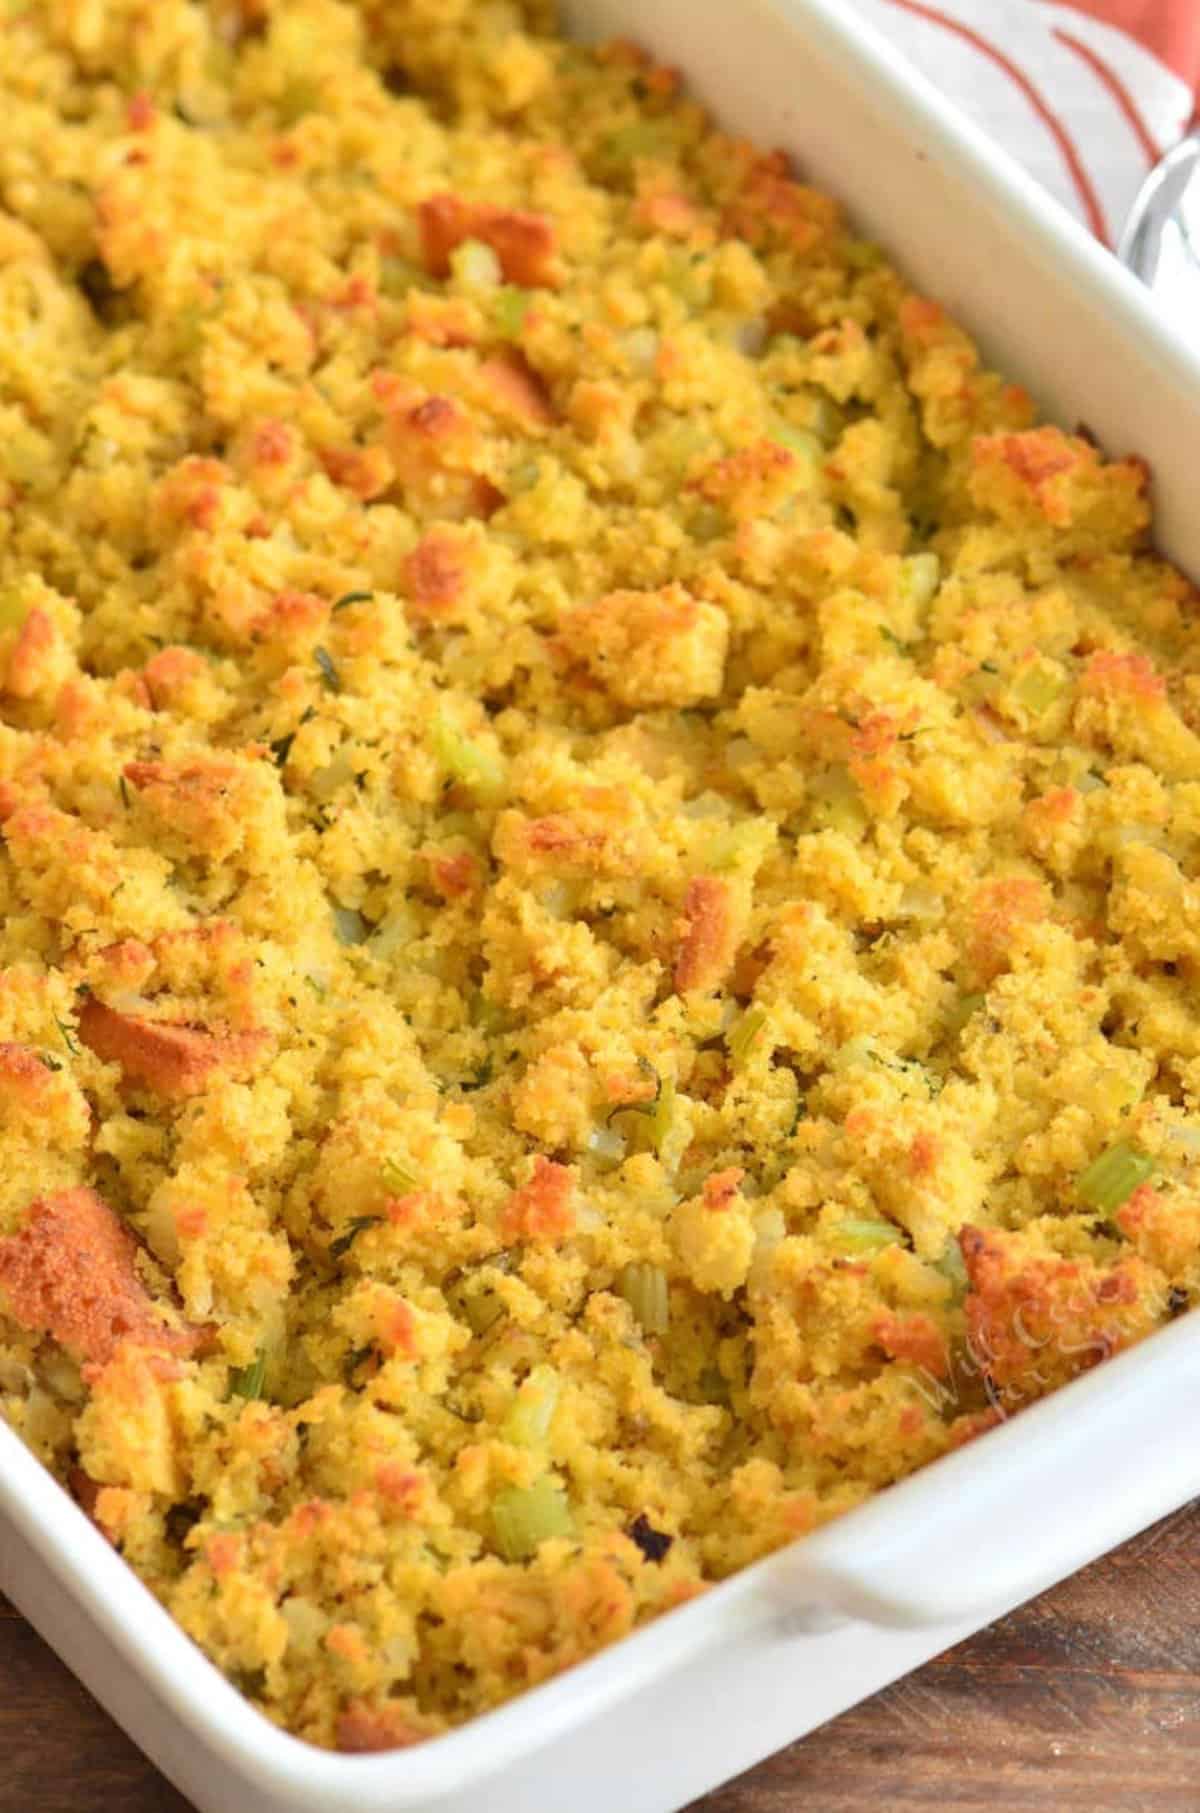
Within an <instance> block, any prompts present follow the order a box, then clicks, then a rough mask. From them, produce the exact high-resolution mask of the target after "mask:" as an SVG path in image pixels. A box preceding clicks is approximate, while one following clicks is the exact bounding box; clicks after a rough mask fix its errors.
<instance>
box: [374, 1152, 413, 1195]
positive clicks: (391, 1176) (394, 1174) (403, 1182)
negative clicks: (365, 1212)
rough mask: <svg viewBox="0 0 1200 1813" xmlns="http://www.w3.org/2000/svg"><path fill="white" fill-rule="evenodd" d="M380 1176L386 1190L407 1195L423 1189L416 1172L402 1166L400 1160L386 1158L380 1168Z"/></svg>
mask: <svg viewBox="0 0 1200 1813" xmlns="http://www.w3.org/2000/svg"><path fill="white" fill-rule="evenodd" d="M379 1175H380V1176H381V1177H382V1179H383V1182H384V1187H385V1188H386V1189H388V1190H396V1191H402V1192H403V1193H404V1194H405V1195H408V1194H409V1193H410V1192H411V1191H413V1190H419V1189H420V1187H421V1180H420V1178H419V1177H418V1176H417V1174H416V1172H415V1171H412V1170H410V1169H409V1167H408V1166H407V1165H406V1164H402V1163H401V1161H400V1160H399V1159H398V1158H385V1159H384V1161H383V1163H382V1164H381V1165H380V1167H379Z"/></svg>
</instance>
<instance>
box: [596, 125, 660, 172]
mask: <svg viewBox="0 0 1200 1813" xmlns="http://www.w3.org/2000/svg"><path fill="white" fill-rule="evenodd" d="M671 151H672V137H671V129H670V127H669V126H667V125H666V124H663V123H660V122H659V121H657V120H635V121H634V123H633V124H632V125H631V126H619V127H618V128H617V130H616V131H615V132H610V133H609V135H608V137H607V138H606V139H605V141H604V143H603V145H602V146H601V154H602V156H603V158H604V161H605V162H606V163H608V164H616V165H619V166H623V165H626V164H632V163H633V162H634V160H635V159H636V158H639V157H659V158H661V157H669V156H670V155H671Z"/></svg>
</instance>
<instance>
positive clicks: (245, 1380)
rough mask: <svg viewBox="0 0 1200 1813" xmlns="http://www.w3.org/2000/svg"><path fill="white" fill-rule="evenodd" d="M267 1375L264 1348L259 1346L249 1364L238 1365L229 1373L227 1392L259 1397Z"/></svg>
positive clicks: (236, 1395) (240, 1396)
mask: <svg viewBox="0 0 1200 1813" xmlns="http://www.w3.org/2000/svg"><path fill="white" fill-rule="evenodd" d="M266 1376H267V1355H266V1350H265V1348H262V1347H260V1348H259V1350H258V1354H257V1357H256V1358H255V1359H253V1360H251V1362H250V1364H249V1366H239V1367H237V1368H235V1370H234V1371H233V1372H231V1373H230V1375H229V1392H230V1396H231V1397H239V1398H260V1397H261V1396H262V1394H263V1384H264V1382H265V1380H266Z"/></svg>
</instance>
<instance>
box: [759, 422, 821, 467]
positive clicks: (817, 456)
mask: <svg viewBox="0 0 1200 1813" xmlns="http://www.w3.org/2000/svg"><path fill="white" fill-rule="evenodd" d="M771 439H772V440H773V441H778V442H779V444H780V446H782V447H786V448H787V450H788V452H789V453H795V454H797V455H798V456H799V458H800V459H802V460H807V461H808V462H809V463H810V464H811V465H814V466H815V465H816V464H817V462H818V461H819V460H823V459H824V457H825V444H824V442H823V441H822V440H821V438H820V436H819V435H816V434H814V433H813V432H812V429H811V428H793V426H792V424H791V423H790V422H776V423H775V425H774V427H773V428H772V430H771Z"/></svg>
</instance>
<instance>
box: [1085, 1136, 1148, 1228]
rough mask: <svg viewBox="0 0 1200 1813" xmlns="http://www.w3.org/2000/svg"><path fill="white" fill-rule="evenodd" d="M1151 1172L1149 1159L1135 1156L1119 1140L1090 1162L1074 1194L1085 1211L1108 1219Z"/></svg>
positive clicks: (1140, 1154)
mask: <svg viewBox="0 0 1200 1813" xmlns="http://www.w3.org/2000/svg"><path fill="white" fill-rule="evenodd" d="M1153 1170H1154V1160H1153V1159H1152V1158H1150V1157H1148V1156H1147V1154H1146V1153H1145V1152H1139V1151H1138V1150H1137V1147H1136V1146H1131V1145H1130V1144H1129V1141H1128V1140H1124V1139H1121V1140H1118V1141H1117V1143H1116V1145H1115V1146H1110V1147H1109V1148H1108V1150H1107V1152H1102V1153H1101V1154H1100V1156H1099V1158H1097V1159H1094V1160H1093V1162H1092V1163H1091V1164H1090V1165H1089V1166H1088V1168H1087V1170H1086V1171H1084V1172H1083V1174H1082V1175H1081V1176H1080V1178H1079V1179H1078V1181H1077V1183H1076V1185H1075V1194H1076V1195H1077V1196H1078V1198H1079V1200H1080V1202H1085V1203H1087V1205H1088V1207H1089V1208H1092V1209H1099V1210H1100V1212H1101V1213H1102V1214H1104V1215H1111V1214H1112V1212H1113V1210H1114V1209H1119V1208H1120V1206H1121V1204H1122V1203H1123V1202H1128V1200H1129V1198H1130V1197H1131V1196H1132V1195H1133V1192H1134V1191H1135V1190H1136V1189H1138V1188H1139V1187H1140V1186H1141V1185H1142V1184H1144V1183H1145V1182H1146V1179H1147V1178H1148V1177H1149V1176H1150V1175H1151V1174H1152V1172H1153Z"/></svg>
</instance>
